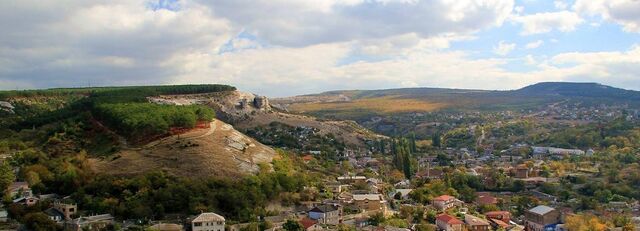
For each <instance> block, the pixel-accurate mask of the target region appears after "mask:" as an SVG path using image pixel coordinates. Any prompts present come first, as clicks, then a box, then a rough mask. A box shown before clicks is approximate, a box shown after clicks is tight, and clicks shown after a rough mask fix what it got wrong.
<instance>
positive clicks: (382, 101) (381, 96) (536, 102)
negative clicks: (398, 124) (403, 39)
mask: <svg viewBox="0 0 640 231" xmlns="http://www.w3.org/2000/svg"><path fill="white" fill-rule="evenodd" d="M567 100H570V101H572V102H576V103H580V104H582V105H585V106H586V105H595V104H626V105H630V106H632V107H640V92H639V91H632V90H624V89H620V88H615V87H610V86H606V85H602V84H598V83H572V82H543V83H537V84H534V85H530V86H527V87H524V88H522V89H518V90H509V91H489V90H472V89H447V88H400V89H383V90H345V91H330V92H325V93H320V94H312V95H304V96H294V97H287V98H280V99H274V100H272V102H273V104H274V105H277V106H279V107H281V108H285V109H287V110H289V111H292V112H297V113H306V114H312V115H315V116H321V117H330V118H337V119H353V120H360V119H362V118H363V117H370V116H372V115H389V114H395V113H406V112H430V111H437V110H519V109H531V108H536V107H540V106H543V105H547V104H551V103H555V102H559V101H567Z"/></svg>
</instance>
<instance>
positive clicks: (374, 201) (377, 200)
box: [353, 194, 385, 211]
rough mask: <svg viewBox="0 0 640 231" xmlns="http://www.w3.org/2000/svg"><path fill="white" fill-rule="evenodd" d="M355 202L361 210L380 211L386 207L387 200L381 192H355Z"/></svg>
mask: <svg viewBox="0 0 640 231" xmlns="http://www.w3.org/2000/svg"><path fill="white" fill-rule="evenodd" d="M353 203H354V205H355V206H356V207H358V209H360V210H364V211H378V210H382V209H383V208H384V203H385V201H384V199H382V195H380V194H355V195H353Z"/></svg>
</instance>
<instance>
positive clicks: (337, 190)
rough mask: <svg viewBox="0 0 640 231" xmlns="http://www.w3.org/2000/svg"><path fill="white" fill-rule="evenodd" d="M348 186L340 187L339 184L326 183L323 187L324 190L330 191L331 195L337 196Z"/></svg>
mask: <svg viewBox="0 0 640 231" xmlns="http://www.w3.org/2000/svg"><path fill="white" fill-rule="evenodd" d="M345 186H348V185H342V184H340V183H339V182H335V183H328V184H327V185H325V188H326V190H328V191H331V192H332V193H333V194H335V195H338V194H340V193H341V192H342V190H343V188H344V187H345Z"/></svg>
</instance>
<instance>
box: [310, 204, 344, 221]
mask: <svg viewBox="0 0 640 231" xmlns="http://www.w3.org/2000/svg"><path fill="white" fill-rule="evenodd" d="M308 214H309V218H311V219H313V220H316V221H317V222H318V223H320V224H330V225H337V224H340V223H342V208H341V207H340V206H339V205H333V204H322V205H318V206H316V207H313V209H311V210H309V212H308Z"/></svg>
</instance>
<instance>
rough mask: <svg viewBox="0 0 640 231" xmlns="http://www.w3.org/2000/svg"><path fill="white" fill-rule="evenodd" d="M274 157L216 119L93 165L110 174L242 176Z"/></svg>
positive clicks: (269, 161) (260, 145)
mask: <svg viewBox="0 0 640 231" xmlns="http://www.w3.org/2000/svg"><path fill="white" fill-rule="evenodd" d="M274 156H275V151H274V150H273V149H271V148H270V147H268V146H265V145H263V144H261V143H259V142H256V141H255V140H254V139H251V138H249V137H247V136H245V135H244V134H242V133H240V132H238V131H236V130H235V129H233V127H232V126H231V125H229V124H226V123H224V122H222V121H220V120H214V121H213V122H211V123H210V126H209V127H208V128H197V129H194V130H190V131H188V132H186V133H183V134H179V135H173V136H169V137H165V138H163V139H160V140H156V141H153V142H151V143H148V144H146V145H143V146H141V147H136V148H124V149H122V150H121V151H119V152H117V153H115V154H114V155H113V156H111V157H109V158H104V159H92V167H93V168H94V170H95V171H96V172H101V173H104V174H108V175H143V174H145V173H148V172H152V171H158V170H160V171H163V172H166V173H169V174H171V175H175V176H182V177H198V178H203V177H207V176H225V177H238V176H241V175H244V174H251V173H256V172H257V171H258V170H259V168H258V165H259V164H264V165H265V166H269V165H270V164H271V160H272V159H273V157H274Z"/></svg>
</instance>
